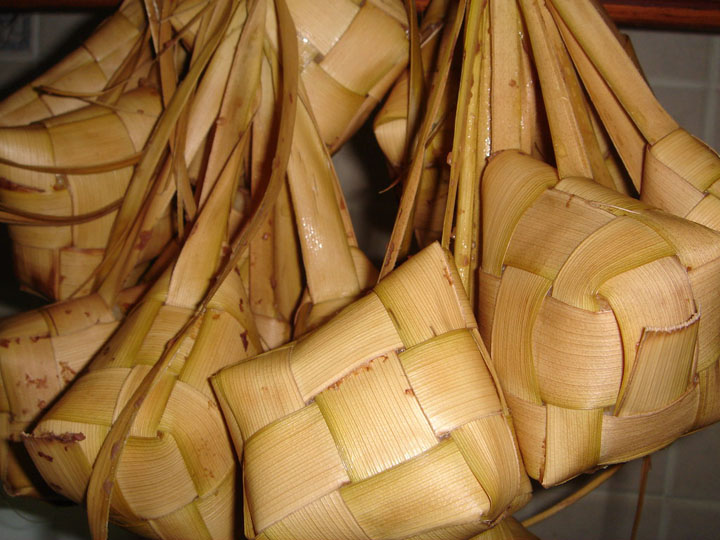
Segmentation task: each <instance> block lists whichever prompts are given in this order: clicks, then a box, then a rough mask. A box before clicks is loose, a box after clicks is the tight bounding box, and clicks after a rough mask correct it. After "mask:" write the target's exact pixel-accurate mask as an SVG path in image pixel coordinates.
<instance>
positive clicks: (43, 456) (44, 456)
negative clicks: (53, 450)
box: [38, 452, 53, 463]
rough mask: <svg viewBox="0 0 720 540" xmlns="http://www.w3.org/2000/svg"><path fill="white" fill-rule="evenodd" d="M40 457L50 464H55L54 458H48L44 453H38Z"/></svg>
mask: <svg viewBox="0 0 720 540" xmlns="http://www.w3.org/2000/svg"><path fill="white" fill-rule="evenodd" d="M38 456H40V457H41V458H43V459H46V460H48V461H49V462H50V463H52V462H53V457H52V456H48V455H47V454H46V453H44V452H38Z"/></svg>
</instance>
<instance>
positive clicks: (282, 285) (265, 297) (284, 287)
mask: <svg viewBox="0 0 720 540" xmlns="http://www.w3.org/2000/svg"><path fill="white" fill-rule="evenodd" d="M278 70H279V66H278V63H277V61H276V60H275V58H274V55H273V54H272V51H268V50H267V48H266V53H265V57H264V58H263V64H262V72H261V92H262V94H261V97H260V104H259V107H258V111H257V113H256V115H255V120H254V121H253V147H252V171H251V176H252V184H253V185H252V189H253V192H256V191H259V190H261V189H262V188H263V186H262V179H263V178H264V177H265V176H266V174H265V171H267V169H268V168H269V167H270V161H271V160H272V155H271V150H272V145H271V144H270V141H271V137H272V136H273V135H274V132H275V130H274V129H273V128H274V125H275V123H276V121H277V118H276V114H275V113H276V111H277V110H278V107H277V104H278V103H279V91H275V90H276V89H275V87H274V85H273V80H277V77H278ZM278 90H279V89H278ZM295 223H296V222H295V215H294V211H293V207H292V201H291V199H290V192H289V188H288V185H287V182H285V183H284V184H283V187H282V190H281V192H280V195H279V196H278V199H277V203H276V206H275V208H274V209H273V212H272V215H271V216H270V217H269V218H268V220H267V222H266V223H265V225H264V226H263V229H262V231H261V232H260V233H259V234H258V236H257V238H256V239H255V240H254V241H253V242H251V243H250V261H249V269H248V270H249V271H248V282H249V284H248V295H249V297H250V309H251V310H252V312H253V317H254V318H255V323H256V325H257V328H258V332H259V333H260V337H261V338H262V340H263V345H264V348H265V349H266V350H267V349H272V348H275V347H277V346H279V345H282V344H283V343H287V342H288V341H290V339H291V337H292V323H291V321H292V318H293V315H294V314H295V310H296V309H297V306H298V302H299V301H300V296H301V295H302V290H303V278H302V261H301V258H300V257H301V256H300V246H299V245H298V239H297V232H296V225H295Z"/></svg>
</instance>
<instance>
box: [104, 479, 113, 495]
mask: <svg viewBox="0 0 720 540" xmlns="http://www.w3.org/2000/svg"><path fill="white" fill-rule="evenodd" d="M102 489H103V491H104V492H105V494H106V495H110V494H111V493H112V489H113V481H112V480H105V481H104V482H103V485H102Z"/></svg>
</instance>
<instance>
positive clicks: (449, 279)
mask: <svg viewBox="0 0 720 540" xmlns="http://www.w3.org/2000/svg"><path fill="white" fill-rule="evenodd" d="M443 276H444V277H445V279H446V280H447V282H448V283H449V284H450V286H451V287H452V286H453V278H452V275H451V274H450V270H449V269H448V267H447V266H446V267H445V268H443Z"/></svg>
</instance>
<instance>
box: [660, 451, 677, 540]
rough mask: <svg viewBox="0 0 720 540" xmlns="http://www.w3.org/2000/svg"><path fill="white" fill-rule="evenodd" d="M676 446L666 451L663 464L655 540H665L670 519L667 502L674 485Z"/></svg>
mask: <svg viewBox="0 0 720 540" xmlns="http://www.w3.org/2000/svg"><path fill="white" fill-rule="evenodd" d="M677 452H678V449H677V446H676V445H672V446H671V447H670V448H669V449H668V459H667V462H666V463H665V481H664V482H663V491H662V502H661V504H660V520H659V522H658V538H657V540H667V538H668V528H669V525H670V518H669V516H668V514H669V513H670V509H669V508H668V506H669V504H668V501H669V499H670V498H671V497H670V494H671V493H672V488H673V485H674V483H675V464H676V462H677Z"/></svg>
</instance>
